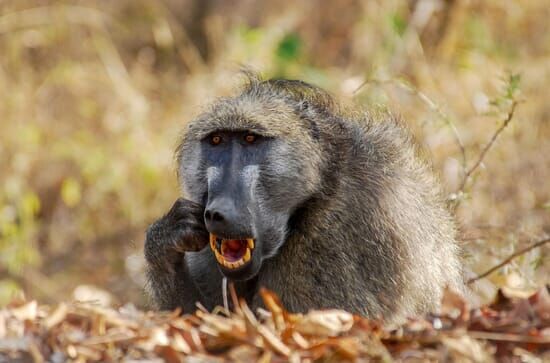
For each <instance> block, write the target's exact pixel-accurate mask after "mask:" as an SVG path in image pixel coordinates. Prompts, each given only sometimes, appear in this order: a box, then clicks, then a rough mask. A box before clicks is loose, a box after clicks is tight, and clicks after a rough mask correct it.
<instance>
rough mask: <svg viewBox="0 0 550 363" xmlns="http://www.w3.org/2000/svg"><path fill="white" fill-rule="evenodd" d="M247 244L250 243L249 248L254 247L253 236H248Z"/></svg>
mask: <svg viewBox="0 0 550 363" xmlns="http://www.w3.org/2000/svg"><path fill="white" fill-rule="evenodd" d="M246 244H247V245H248V248H250V249H252V248H254V240H253V239H252V238H247V239H246Z"/></svg>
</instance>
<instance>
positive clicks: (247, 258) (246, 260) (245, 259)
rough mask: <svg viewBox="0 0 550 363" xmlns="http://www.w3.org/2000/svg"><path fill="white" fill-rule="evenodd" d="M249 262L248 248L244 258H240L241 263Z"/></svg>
mask: <svg viewBox="0 0 550 363" xmlns="http://www.w3.org/2000/svg"><path fill="white" fill-rule="evenodd" d="M248 260H250V248H247V249H246V252H245V253H244V256H243V258H242V261H243V262H248Z"/></svg>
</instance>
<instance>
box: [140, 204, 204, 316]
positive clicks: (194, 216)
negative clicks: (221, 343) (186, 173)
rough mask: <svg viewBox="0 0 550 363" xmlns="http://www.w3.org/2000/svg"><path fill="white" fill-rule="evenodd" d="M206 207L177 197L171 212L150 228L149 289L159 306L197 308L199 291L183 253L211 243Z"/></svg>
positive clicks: (148, 251) (145, 248) (148, 246)
mask: <svg viewBox="0 0 550 363" xmlns="http://www.w3.org/2000/svg"><path fill="white" fill-rule="evenodd" d="M203 211H204V209H203V207H202V206H201V205H199V204H197V203H194V202H191V201H189V200H185V199H181V198H180V199H178V200H177V201H176V202H175V203H174V205H173V206H172V208H171V209H170V211H169V212H168V213H167V214H166V215H165V216H163V217H162V218H160V219H159V220H157V221H156V222H155V223H153V224H152V225H151V226H150V227H149V229H148V230H147V236H146V240H145V247H144V252H145V260H146V261H147V278H148V286H149V292H150V294H151V296H152V298H153V300H154V303H155V304H156V305H157V307H158V308H160V309H175V308H176V307H179V306H180V307H183V308H184V310H194V302H195V301H199V300H200V299H199V292H198V290H197V289H196V287H195V285H194V283H193V282H192V281H191V277H190V275H189V272H188V270H187V266H186V263H185V261H184V254H185V252H187V251H199V250H201V249H202V248H204V246H206V245H207V243H208V232H207V231H206V229H205V227H204V220H203V216H202V215H203Z"/></svg>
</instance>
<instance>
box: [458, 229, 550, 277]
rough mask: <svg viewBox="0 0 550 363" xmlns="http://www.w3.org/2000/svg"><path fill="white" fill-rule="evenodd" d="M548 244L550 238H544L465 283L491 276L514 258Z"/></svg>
mask: <svg viewBox="0 0 550 363" xmlns="http://www.w3.org/2000/svg"><path fill="white" fill-rule="evenodd" d="M548 242H550V238H545V239H542V240H540V241H537V242H535V243H533V244H531V245H529V246H527V247H525V248H523V249H521V250H519V251H516V252H515V253H513V254H511V255H510V256H508V258H506V259H505V260H504V261H502V262H501V263H499V264H498V265H496V266H493V267H491V268H490V269H488V270H487V271H485V272H484V273H482V274H481V275H478V276H476V277H473V278H471V279H469V280H468V281H467V284H471V283H473V282H475V281H477V280H480V279H482V278H484V277H486V276H488V275H490V274H492V273H493V272H495V271H496V270H498V269H499V268H501V267H502V266H505V265H507V264H509V263H510V262H511V261H512V260H513V259H514V258H516V257H518V256H521V255H523V254H525V253H527V252H529V251H531V250H532V249H535V248H537V247H541V246H542V245H544V244H546V243H548Z"/></svg>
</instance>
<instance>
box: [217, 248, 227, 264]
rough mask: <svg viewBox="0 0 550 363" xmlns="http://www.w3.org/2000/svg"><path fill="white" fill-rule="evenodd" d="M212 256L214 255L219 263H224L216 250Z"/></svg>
mask: <svg viewBox="0 0 550 363" xmlns="http://www.w3.org/2000/svg"><path fill="white" fill-rule="evenodd" d="M214 254H215V255H216V260H218V262H219V263H223V262H224V261H225V258H223V256H222V255H220V253H219V252H218V251H217V250H214Z"/></svg>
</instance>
